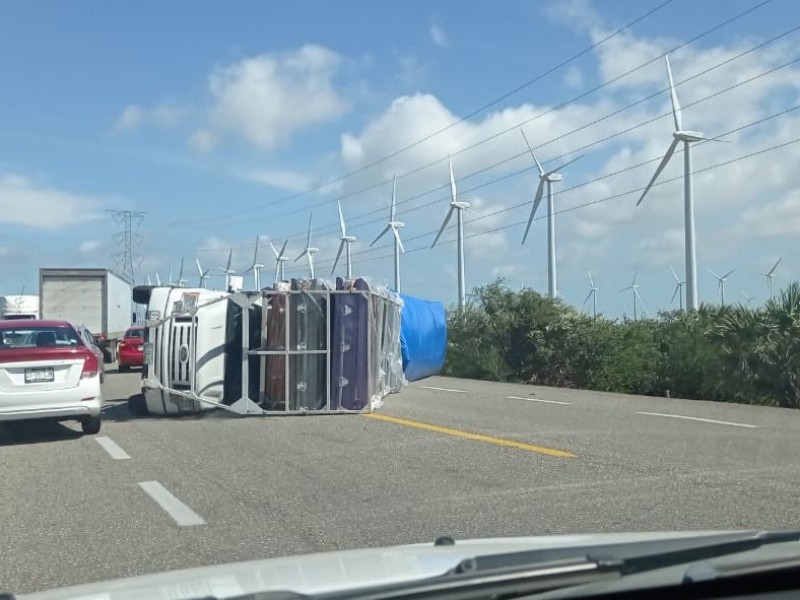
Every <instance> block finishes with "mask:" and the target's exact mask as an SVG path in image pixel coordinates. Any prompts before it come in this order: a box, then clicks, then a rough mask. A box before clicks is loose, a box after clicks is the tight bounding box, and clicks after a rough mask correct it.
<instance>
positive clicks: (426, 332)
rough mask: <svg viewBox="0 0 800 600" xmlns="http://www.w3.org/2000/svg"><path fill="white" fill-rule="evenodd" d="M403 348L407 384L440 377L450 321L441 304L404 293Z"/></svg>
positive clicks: (401, 344)
mask: <svg viewBox="0 0 800 600" xmlns="http://www.w3.org/2000/svg"><path fill="white" fill-rule="evenodd" d="M400 297H401V298H402V300H403V312H402V313H401V316H400V349H401V352H402V358H403V374H404V375H405V378H406V380H407V381H418V380H420V379H424V378H425V377H430V376H431V375H436V373H438V372H439V371H440V370H441V368H442V365H444V356H445V351H446V349H447V318H446V315H445V309H444V305H443V304H442V303H441V302H432V301H429V300H421V299H419V298H414V297H412V296H406V295H404V294H401V296H400Z"/></svg>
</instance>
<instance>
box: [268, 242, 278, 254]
mask: <svg viewBox="0 0 800 600" xmlns="http://www.w3.org/2000/svg"><path fill="white" fill-rule="evenodd" d="M269 247H270V248H272V253H273V254H274V255H275V258H278V249H277V248H276V247H275V244H273V243H272V241H270V243H269Z"/></svg>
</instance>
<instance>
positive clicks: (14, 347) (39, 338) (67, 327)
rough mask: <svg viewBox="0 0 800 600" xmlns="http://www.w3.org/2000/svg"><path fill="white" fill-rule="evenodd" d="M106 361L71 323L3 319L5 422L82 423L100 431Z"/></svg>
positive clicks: (0, 402) (1, 400)
mask: <svg viewBox="0 0 800 600" xmlns="http://www.w3.org/2000/svg"><path fill="white" fill-rule="evenodd" d="M101 363H102V361H101V360H98V358H97V355H96V354H95V352H94V351H93V349H92V348H91V347H90V345H89V343H88V342H87V341H86V339H85V338H84V337H83V336H82V335H81V334H80V333H79V332H78V328H76V327H75V326H73V325H72V324H70V323H69V322H68V321H54V320H37V321H34V320H28V321H23V320H12V321H0V421H19V420H26V419H53V420H57V421H65V420H77V421H79V422H80V424H81V429H82V430H83V433H85V434H94V433H97V432H99V431H100V424H101V419H100V408H101V406H102V404H103V392H102V388H101V386H100V372H101V369H100V365H101Z"/></svg>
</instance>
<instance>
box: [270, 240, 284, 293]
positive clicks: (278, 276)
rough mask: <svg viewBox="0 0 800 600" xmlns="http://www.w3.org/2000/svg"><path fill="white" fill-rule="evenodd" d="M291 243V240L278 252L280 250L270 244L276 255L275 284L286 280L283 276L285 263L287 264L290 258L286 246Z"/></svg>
mask: <svg viewBox="0 0 800 600" xmlns="http://www.w3.org/2000/svg"><path fill="white" fill-rule="evenodd" d="M288 243H289V240H286V241H285V242H283V246H281V251H280V252H278V249H277V248H276V247H275V244H273V243H272V242H270V243H269V245H270V247H271V248H272V251H273V252H274V253H275V283H278V282H279V281H283V280H284V279H285V277H284V274H283V263H285V262H286V261H287V260H289V258H288V257H287V256H286V254H285V252H286V244H288Z"/></svg>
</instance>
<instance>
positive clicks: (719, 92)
mask: <svg viewBox="0 0 800 600" xmlns="http://www.w3.org/2000/svg"><path fill="white" fill-rule="evenodd" d="M798 29H800V26H795V27H793V28H792V29H790V30H788V31H786V32H784V33H782V34H780V35H778V36H776V37H774V38H772V39H771V40H768V41H767V42H764V43H762V44H759V45H757V46H755V47H753V48H750V49H749V50H747V51H744V52H742V53H740V54H738V55H736V56H734V57H731V58H728V59H726V60H724V61H721V62H720V63H717V64H716V65H713V66H711V67H709V68H707V69H705V70H704V71H701V72H699V73H697V74H695V75H693V76H691V77H688V78H686V79H684V80H682V81H680V82H679V83H678V84H677V85H681V84H684V83H686V82H688V81H690V80H693V79H695V78H697V77H700V76H702V75H704V74H707V73H708V72H710V71H713V70H715V69H717V68H720V67H721V66H723V65H725V64H729V63H731V62H732V61H734V60H737V59H740V58H742V57H743V56H745V55H746V54H749V53H752V52H754V51H755V50H757V49H759V48H762V47H763V46H764V45H766V44H768V43H772V42H774V41H775V40H777V39H780V38H782V37H785V36H786V35H788V34H789V33H791V32H793V31H796V30H798ZM797 62H800V57H796V58H793V59H791V60H788V61H786V62H784V63H781V64H780V65H777V66H774V67H772V68H770V69H767V70H766V71H762V72H760V73H757V74H756V75H753V76H751V77H750V78H748V79H745V80H742V81H739V82H737V83H735V84H733V85H730V86H728V87H726V88H723V89H721V90H717V91H716V92H713V93H712V94H709V95H707V96H704V97H702V98H699V99H697V100H695V101H693V102H690V103H688V104H685V105H684V107H683V108H684V109H686V108H690V107H692V106H696V105H698V104H701V103H703V102H706V101H708V100H710V99H713V98H716V97H718V96H720V95H722V94H725V93H728V92H730V91H732V90H735V89H737V88H740V87H742V86H745V85H747V84H749V83H752V82H753V81H756V80H758V79H761V78H763V77H765V76H767V75H770V74H772V73H775V72H777V71H779V70H781V69H784V68H786V67H788V66H791V65H793V64H795V63H797ZM654 95H657V94H654ZM652 96H653V95H651V96H648V98H651V97H652ZM638 103H640V102H639V101H637V103H635V104H638ZM622 110H624V109H620V110H618V111H615V112H614V113H611V114H612V115H613V114H617V113H619V112H621V111H622ZM791 110H793V109H791ZM784 112H785V111H784ZM784 112H781V113H778V114H779V115H780V114H784ZM671 114H672V113H671V112H669V111H668V112H665V113H662V114H659V115H657V116H655V117H652V118H650V119H647V120H645V121H642V122H640V123H637V124H635V125H633V126H631V127H628V128H626V129H624V130H621V131H618V132H615V133H613V134H609V135H607V136H604V137H602V138H600V139H598V140H595V141H593V142H590V143H587V144H585V145H583V146H581V147H579V148H576V149H573V150H571V151H570V152H568V153H565V154H562V155H559V156H555V157H552V158H550V159H549V160H547V161H545V163H548V162H553V161H557V160H561V159H563V158H565V157H566V156H569V155H572V154H575V153H576V152H581V151H585V150H588V149H590V148H592V147H594V146H597V145H600V144H603V143H605V142H608V141H610V140H612V139H614V138H617V137H619V136H621V135H624V134H626V133H630V132H631V131H634V130H636V129H639V128H641V127H644V126H646V125H649V124H651V123H654V122H655V121H658V120H660V119H663V118H665V117H667V116H669V115H671ZM608 117H609V115H606V116H605V117H601V118H599V119H596V120H595V121H593V122H592V123H597V122H599V121H602V120H604V119H606V118H608ZM762 121H763V120H760V121H757V122H756V123H760V122H762ZM586 126H588V125H584V126H581V127H580V128H578V129H583V128H585V127H586ZM746 127H747V126H745V127H740V128H737V129H734V130H731V131H729V132H725V133H722V134H720V136H725V135H730V134H731V133H735V132H738V131H740V130H742V129H744V128H746ZM574 131H577V130H573V131H570V132H567V133H565V134H562V135H560V136H557V137H555V138H552V139H550V140H548V141H546V142H544V143H543V144H540V146H539V147H542V146H546V145H549V144H551V143H553V142H555V141H558V140H560V139H563V138H564V137H567V136H569V135H571V134H572V133H573V132H574ZM527 153H528V152H527V150H524V151H522V152H519V153H516V154H514V155H512V156H509V157H507V158H505V159H503V160H501V161H499V162H496V163H494V164H492V165H489V166H487V167H483V168H482V169H479V170H478V171H475V172H473V173H470V174H467V175H465V176H462V177H460V178H459V181H464V180H467V179H470V178H472V177H475V176H476V175H479V174H482V173H485V172H487V171H490V170H492V169H495V168H497V167H499V166H501V165H503V164H506V163H508V162H511V161H513V160H516V159H517V158H520V157H521V156H525V155H527ZM660 158H661V157H657V158H655V159H652V160H651V161H645V163H641V164H642V165H643V164H647V163H649V162H653V161H655V160H660ZM637 166H639V165H634V166H633V167H628V168H626V169H622V170H620V171H618V172H617V173H616V174H618V173H621V172H624V171H627V170H631V169H633V168H636V167H637ZM532 169H533V167H532V166H531V167H527V168H524V169H521V170H518V171H512V172H510V173H507V174H504V175H502V176H500V177H497V178H495V179H492V180H490V181H487V182H483V183H481V184H478V185H476V186H473V187H471V188H467V189H465V190H462V191H461V193H462V194H468V193H471V192H474V191H476V190H478V189H482V188H484V187H488V186H490V185H494V184H496V183H499V182H501V181H505V180H507V179H510V178H513V177H517V176H519V175H521V174H523V173H526V172H528V171H531V170H532ZM608 176H610V175H605V176H603V177H601V179H602V178H605V177H608ZM588 183H589V182H587V183H584V184H582V185H588ZM442 187H447V186H446V185H445V186H438V187H436V188H433V189H431V190H427V191H424V192H421V193H419V194H416V195H414V196H411V197H409V198H406V199H404V200H402V201H399V202H398V203H397V204H398V206H399V205H403V204H407V203H409V202H411V201H413V200H416V199H419V198H422V197H424V196H427V195H429V194H431V193H433V192H436V191H438V190H440V189H442ZM569 189H573V188H567V189H562V190H560V191H559V192H558V193H564V192H566V191H568V190H569ZM448 198H449V197H447V198H445V197H440V198H437V199H435V200H431V201H429V202H425V203H423V204H420V205H417V206H415V207H413V208H410V209H407V210H405V211H404V213H405V214H407V213H410V212H414V211H417V210H421V209H423V208H425V207H427V206H431V205H433V204H436V203H439V202H442V201H444V200H447V199H448ZM383 212H384V209H383V208H380V209H375V210H373V211H370V212H368V213H362V215H360V216H361V217H364V216H368V215H370V214H374V213H383ZM352 220H355V221H357V220H358V216H357V217H355V218H352ZM379 221H382V217H379V218H376V219H372V220H369V221H366V222H362V223H359V224H357V225H355V226H356V227H358V226H364V225H368V224H371V223H375V222H379ZM331 228H332V227H322V228H320V229H319V230H317V232H316V233H319V232H320V231H327V230H329V229H331ZM305 235H306V232H303V234H302V236H303V237H304V236H305ZM296 237H300V234H295V235H291V236H288V239H294V238H296ZM250 247H252V245H244V246H239V247H238V248H242V249H243V248H250ZM378 249H379V248H378ZM212 250H215V249H213V248H200V249H198V251H201V252H202V251H212ZM374 250H376V249H373V251H374Z"/></svg>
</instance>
